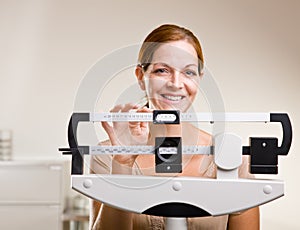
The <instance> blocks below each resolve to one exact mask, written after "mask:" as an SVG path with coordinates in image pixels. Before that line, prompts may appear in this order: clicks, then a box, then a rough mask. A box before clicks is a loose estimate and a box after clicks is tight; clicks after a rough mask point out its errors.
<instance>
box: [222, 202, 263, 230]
mask: <svg viewBox="0 0 300 230" xmlns="http://www.w3.org/2000/svg"><path fill="white" fill-rule="evenodd" d="M259 226H260V223H259V207H255V208H251V209H248V210H247V211H244V212H242V213H241V214H232V215H229V218H228V226H227V229H228V230H259Z"/></svg>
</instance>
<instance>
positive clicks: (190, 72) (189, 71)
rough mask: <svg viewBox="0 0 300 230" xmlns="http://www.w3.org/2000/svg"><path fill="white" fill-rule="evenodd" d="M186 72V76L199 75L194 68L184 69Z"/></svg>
mask: <svg viewBox="0 0 300 230" xmlns="http://www.w3.org/2000/svg"><path fill="white" fill-rule="evenodd" d="M184 74H185V76H187V77H194V76H197V73H196V72H195V71H193V70H186V71H184Z"/></svg>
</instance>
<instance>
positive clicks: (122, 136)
mask: <svg viewBox="0 0 300 230" xmlns="http://www.w3.org/2000/svg"><path fill="white" fill-rule="evenodd" d="M132 110H136V112H150V110H149V109H148V108H146V107H144V108H141V109H138V107H137V106H136V105H133V104H125V105H116V106H115V107H114V108H113V109H112V110H111V111H110V112H114V113H117V112H123V113H125V112H130V111H132ZM102 126H103V128H104V130H105V131H106V133H107V134H108V136H109V139H110V141H111V144H112V145H122V146H130V145H145V144H147V142H148V136H149V126H148V122H113V124H112V126H111V125H110V124H109V123H108V122H102ZM136 157H137V155H115V156H114V160H116V161H117V162H118V163H120V164H124V165H127V166H132V165H133V163H134V161H135V159H136Z"/></svg>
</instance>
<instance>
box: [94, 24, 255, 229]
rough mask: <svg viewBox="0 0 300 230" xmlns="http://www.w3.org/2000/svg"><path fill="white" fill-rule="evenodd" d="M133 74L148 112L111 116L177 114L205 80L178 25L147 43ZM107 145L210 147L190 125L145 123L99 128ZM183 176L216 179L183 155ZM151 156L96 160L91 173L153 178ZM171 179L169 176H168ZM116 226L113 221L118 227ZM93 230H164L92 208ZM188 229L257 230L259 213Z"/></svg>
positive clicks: (201, 159)
mask: <svg viewBox="0 0 300 230" xmlns="http://www.w3.org/2000/svg"><path fill="white" fill-rule="evenodd" d="M138 61H139V64H138V65H137V67H136V70H135V74H136V77H137V80H138V83H139V86H140V88H141V90H143V91H145V93H146V97H147V99H148V103H147V106H144V107H142V108H140V107H139V106H138V105H135V104H126V105H117V106H115V107H114V108H113V109H112V110H111V112H129V111H132V110H136V111H137V112H150V111H152V110H153V109H158V110H168V109H171V110H180V111H181V112H186V111H187V110H188V109H189V108H190V107H191V105H192V103H193V101H194V99H195V97H196V95H197V92H198V86H199V83H200V79H201V77H202V75H203V66H204V65H203V63H204V59H203V54H202V49H201V46H200V43H199V41H198V39H197V38H196V37H195V36H194V35H193V33H192V32H191V31H189V30H187V29H185V28H182V27H179V26H176V25H162V26H160V27H158V28H156V29H155V30H153V31H152V32H151V33H150V34H149V35H148V36H147V37H146V39H145V41H144V43H143V45H142V47H141V49H140V52H139V59H138ZM102 126H103V128H104V129H105V131H106V132H107V134H108V136H109V139H110V140H109V141H105V142H103V143H101V144H102V145H154V139H155V137H158V136H165V137H166V136H181V137H182V144H183V145H207V146H209V145H211V135H210V134H208V133H206V132H204V131H202V130H200V129H198V128H196V127H195V126H193V125H192V124H189V123H183V124H180V125H153V124H152V123H149V124H148V123H146V122H129V123H120V122H119V123H114V124H113V126H111V125H110V124H108V123H106V122H103V123H102ZM182 161H183V172H182V173H180V174H179V176H197V177H211V178H214V177H215V176H216V168H215V165H214V163H213V161H212V158H211V157H208V156H204V155H193V156H187V155H183V159H182ZM154 165H155V163H154V156H152V155H114V156H102V157H99V156H94V157H93V158H92V161H91V172H92V173H98V174H100V173H105V174H109V173H112V174H141V175H157V173H155V170H154ZM167 175H169V174H167ZM239 176H240V177H249V174H248V171H247V162H246V161H243V164H242V166H241V167H240V169H239ZM116 220H117V221H116ZM90 223H91V225H90V226H91V229H130V230H131V229H163V225H164V218H163V217H156V216H148V215H142V214H135V213H130V212H126V211H122V210H118V209H116V208H112V207H109V206H107V205H104V204H101V203H100V202H98V201H93V202H92V212H91V221H90ZM188 229H230V230H232V229H239V230H241V229H251V230H255V229H259V210H258V207H256V208H252V209H249V210H247V211H244V212H242V213H239V214H234V215H233V214H232V215H224V216H219V217H202V218H188Z"/></svg>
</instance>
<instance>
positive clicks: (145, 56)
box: [138, 24, 204, 73]
mask: <svg viewBox="0 0 300 230" xmlns="http://www.w3.org/2000/svg"><path fill="white" fill-rule="evenodd" d="M179 40H186V41H187V42H188V43H190V44H191V45H192V46H193V47H194V48H195V50H196V52H197V56H198V60H199V61H198V62H199V67H198V69H199V73H202V71H203V66H204V58H203V53H202V48H201V45H200V42H199V40H198V39H197V37H196V36H195V35H194V34H193V33H192V32H191V31H190V30H188V29H186V28H183V27H180V26H177V25H171V24H165V25H161V26H159V27H158V28H156V29H154V30H153V31H152V32H151V33H150V34H149V35H148V36H147V37H146V38H145V40H144V42H143V44H142V46H141V49H140V52H139V56H138V62H139V63H140V64H141V65H142V67H143V69H144V70H145V71H146V70H147V68H148V66H149V64H150V63H151V61H152V57H153V53H154V52H155V51H156V50H157V49H158V47H159V46H160V45H161V44H162V43H168V42H174V41H179Z"/></svg>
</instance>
